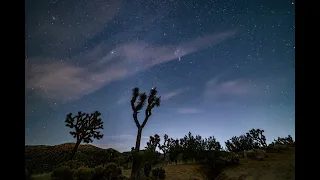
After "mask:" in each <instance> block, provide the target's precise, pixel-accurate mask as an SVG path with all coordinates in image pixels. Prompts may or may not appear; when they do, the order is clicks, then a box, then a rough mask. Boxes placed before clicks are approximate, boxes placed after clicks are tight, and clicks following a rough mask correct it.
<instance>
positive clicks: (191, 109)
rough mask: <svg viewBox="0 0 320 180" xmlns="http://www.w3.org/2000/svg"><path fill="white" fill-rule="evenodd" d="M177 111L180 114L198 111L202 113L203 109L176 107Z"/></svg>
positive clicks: (196, 112)
mask: <svg viewBox="0 0 320 180" xmlns="http://www.w3.org/2000/svg"><path fill="white" fill-rule="evenodd" d="M177 112H178V113H180V114H198V113H202V112H203V110H202V109H198V108H190V107H188V108H178V109H177Z"/></svg>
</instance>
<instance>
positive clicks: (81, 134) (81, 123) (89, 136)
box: [65, 111, 103, 160]
mask: <svg viewBox="0 0 320 180" xmlns="http://www.w3.org/2000/svg"><path fill="white" fill-rule="evenodd" d="M100 115H101V113H100V112H98V111H95V112H94V113H91V114H89V113H82V112H81V111H79V112H78V114H77V115H75V116H72V113H69V114H68V115H67V118H66V121H65V122H66V126H67V127H69V128H71V129H74V131H70V134H71V135H72V136H73V138H75V139H76V145H75V146H74V148H73V151H72V153H71V157H70V160H72V159H73V157H74V155H75V154H76V152H77V150H78V147H79V145H80V143H81V142H82V141H83V142H85V143H90V142H93V139H101V138H103V134H101V133H100V131H98V130H99V129H103V121H102V120H101V118H99V116H100Z"/></svg>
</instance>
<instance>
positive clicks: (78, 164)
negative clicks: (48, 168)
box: [58, 160, 85, 169]
mask: <svg viewBox="0 0 320 180" xmlns="http://www.w3.org/2000/svg"><path fill="white" fill-rule="evenodd" d="M61 166H69V167H70V168H71V169H78V168H80V167H83V166H85V163H83V162H81V161H77V160H70V161H66V162H63V163H61V164H60V165H59V166H58V167H61Z"/></svg>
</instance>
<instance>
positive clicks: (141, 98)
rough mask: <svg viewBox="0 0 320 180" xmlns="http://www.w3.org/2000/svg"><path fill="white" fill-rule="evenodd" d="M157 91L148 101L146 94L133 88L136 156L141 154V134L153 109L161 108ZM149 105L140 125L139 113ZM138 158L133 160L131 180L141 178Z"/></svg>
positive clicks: (153, 91) (154, 90)
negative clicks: (136, 129)
mask: <svg viewBox="0 0 320 180" xmlns="http://www.w3.org/2000/svg"><path fill="white" fill-rule="evenodd" d="M156 95H157V90H156V88H152V89H151V91H150V94H149V97H148V99H147V95H146V93H140V92H139V88H137V87H136V88H133V90H132V99H131V108H132V111H133V120H134V122H135V124H136V126H137V128H138V134H137V140H136V146H135V154H136V155H137V153H139V150H140V142H141V134H142V129H143V128H144V126H145V125H146V124H147V122H148V119H149V117H150V116H151V114H152V109H153V108H154V107H155V106H157V107H158V106H160V97H157V96H156ZM146 102H147V103H148V105H147V107H146V109H145V118H144V120H143V122H142V124H140V123H139V120H138V113H139V112H140V111H141V110H142V108H143V106H144V105H145V104H146ZM138 161H139V160H138V158H137V156H136V157H135V158H134V159H133V163H132V172H131V179H139V176H140V171H139V170H140V162H138Z"/></svg>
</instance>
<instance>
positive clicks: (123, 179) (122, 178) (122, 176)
mask: <svg viewBox="0 0 320 180" xmlns="http://www.w3.org/2000/svg"><path fill="white" fill-rule="evenodd" d="M128 179H129V178H127V177H126V176H124V175H119V176H118V177H117V180H128Z"/></svg>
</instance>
